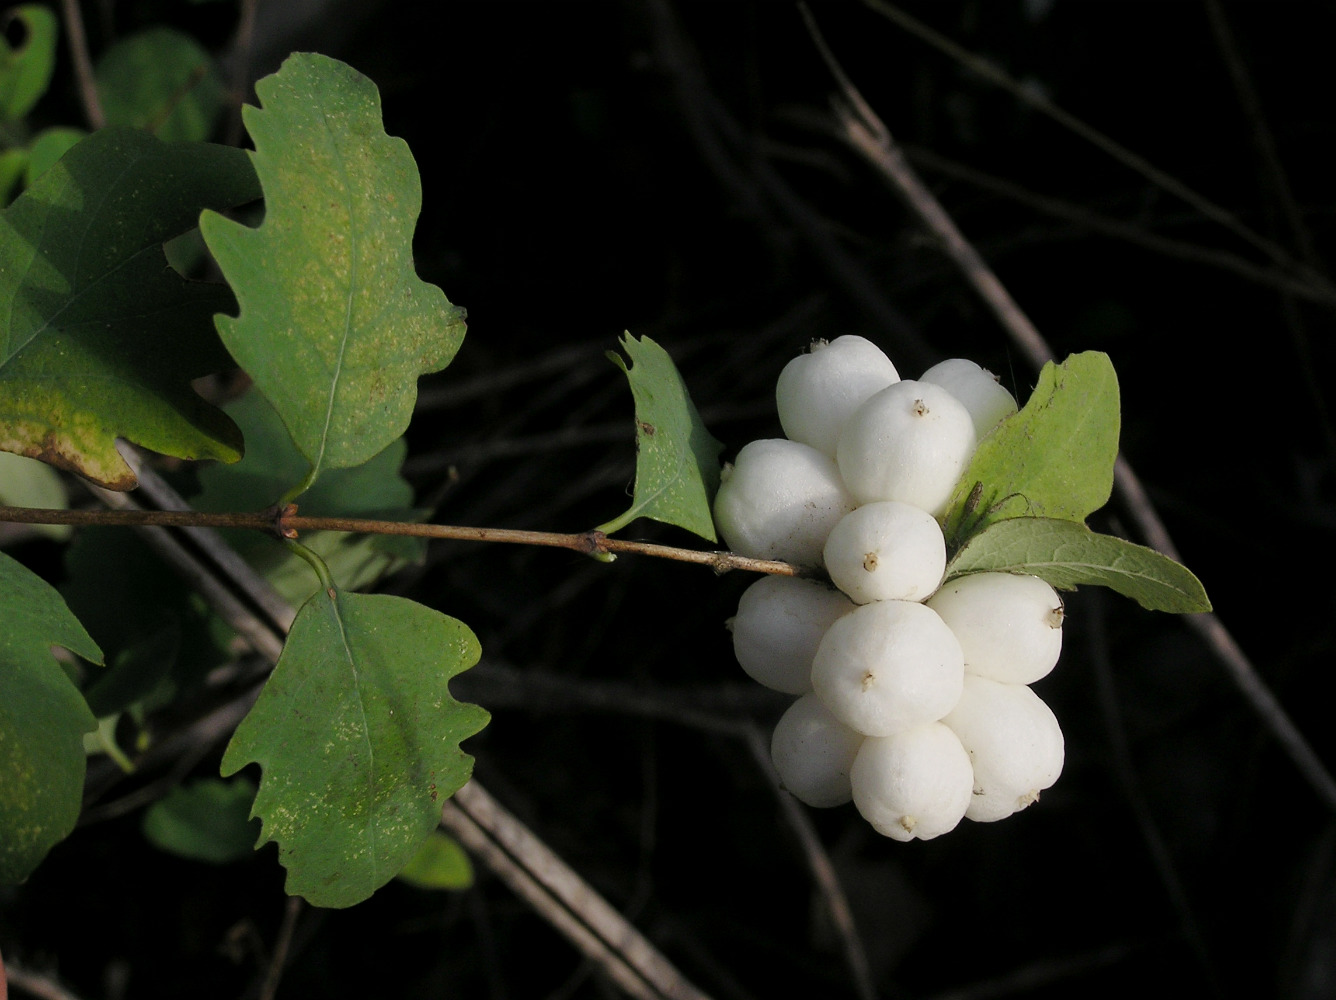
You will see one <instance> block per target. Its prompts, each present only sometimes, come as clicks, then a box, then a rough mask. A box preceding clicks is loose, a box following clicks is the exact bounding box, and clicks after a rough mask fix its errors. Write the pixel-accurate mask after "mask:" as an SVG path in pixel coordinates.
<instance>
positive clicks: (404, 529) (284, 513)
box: [0, 504, 803, 576]
mask: <svg viewBox="0 0 1336 1000" xmlns="http://www.w3.org/2000/svg"><path fill="white" fill-rule="evenodd" d="M0 521H12V522H15V523H18V524H73V525H103V526H107V525H115V526H121V527H124V526H145V525H152V526H155V527H161V528H251V529H254V530H257V531H264V532H266V533H268V534H271V535H276V536H277V537H279V538H286V539H292V538H296V537H297V536H298V534H299V533H300V532H302V531H347V532H353V533H356V534H364V535H407V536H411V537H413V538H447V539H454V540H455V541H467V542H501V543H506V544H511V545H539V546H547V547H550V548H559V549H571V550H573V551H575V552H582V553H584V554H585V555H592V556H600V555H618V554H621V553H634V554H636V555H642V556H654V557H655V558H658V559H673V560H675V561H677V562H687V563H696V564H698V565H702V566H710V567H712V568H713V569H714V571H715V572H716V573H726V572H728V571H729V570H732V569H743V570H750V571H751V572H754V573H773V574H775V575H778V576H800V575H802V572H803V571H802V569H800V568H799V567H797V566H794V565H793V564H791V563H786V562H780V561H779V560H776V559H753V558H751V557H750V556H741V555H738V554H737V553H734V552H704V551H701V550H700V549H684V548H679V547H677V546H675V545H657V544H655V543H653V542H637V541H631V540H629V539H625V538H609V537H608V536H607V535H605V534H604V533H603V532H601V531H581V532H578V533H576V534H561V533H559V532H553V531H525V530H522V529H517V528H472V527H466V526H462V525H457V524H421V523H419V522H416V521H381V520H376V519H373V518H361V517H305V516H303V515H300V514H298V513H297V506H296V504H288V505H287V506H285V507H282V508H279V507H270V508H269V509H267V510H260V511H253V512H251V513H221V514H210V513H205V512H203V511H197V510H143V509H123V510H47V509H45V508H40V507H6V506H0Z"/></svg>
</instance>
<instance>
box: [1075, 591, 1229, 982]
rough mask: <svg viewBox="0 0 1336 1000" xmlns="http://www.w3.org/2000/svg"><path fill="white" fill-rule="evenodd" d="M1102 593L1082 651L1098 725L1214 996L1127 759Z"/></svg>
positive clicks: (1206, 955)
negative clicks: (1089, 671) (1087, 661)
mask: <svg viewBox="0 0 1336 1000" xmlns="http://www.w3.org/2000/svg"><path fill="white" fill-rule="evenodd" d="M1102 598H1103V595H1101V594H1099V593H1098V592H1097V593H1095V594H1094V595H1092V596H1091V598H1090V599H1089V601H1088V602H1087V606H1088V607H1089V608H1090V609H1091V610H1092V611H1093V614H1091V615H1090V617H1089V631H1088V633H1087V638H1088V639H1089V642H1088V654H1089V657H1090V662H1091V664H1092V665H1093V666H1094V672H1095V682H1096V686H1097V689H1098V696H1099V704H1100V711H1101V713H1102V714H1103V716H1104V728H1105V731H1106V733H1107V734H1108V737H1109V749H1110V754H1109V763H1110V765H1111V767H1112V768H1113V773H1114V777H1115V779H1116V780H1117V782H1118V784H1119V785H1120V786H1121V787H1122V791H1123V797H1124V798H1125V799H1126V800H1127V805H1128V807H1129V808H1130V809H1131V810H1132V816H1133V818H1134V819H1135V821H1136V825H1137V829H1138V830H1139V831H1140V833H1141V840H1142V842H1143V843H1144V844H1145V846H1146V852H1147V854H1149V855H1150V859H1151V863H1152V865H1153V866H1154V868H1155V872H1156V874H1157V875H1158V876H1159V877H1160V882H1161V884H1162V885H1163V886H1164V891H1165V894H1166V895H1167V896H1168V897H1169V902H1170V904H1171V905H1172V906H1173V908H1174V910H1175V912H1176V913H1177V915H1178V921H1179V925H1180V926H1181V927H1182V929H1183V936H1184V938H1185V939H1186V940H1187V942H1188V945H1189V946H1190V947H1191V949H1192V952H1193V954H1194V955H1195V957H1196V958H1197V962H1198V965H1199V967H1200V969H1201V972H1202V976H1203V978H1204V979H1205V986H1206V992H1208V993H1210V995H1212V996H1220V995H1221V991H1220V983H1219V979H1218V977H1217V976H1216V973H1215V966H1214V963H1213V962H1212V961H1211V954H1210V949H1209V948H1208V947H1207V944H1206V938H1205V936H1204V935H1203V934H1202V931H1201V924H1200V923H1199V921H1198V920H1197V916H1196V914H1195V913H1194V912H1193V910H1192V905H1191V903H1190V902H1189V900H1188V894H1187V890H1186V889H1185V888H1184V886H1183V880H1182V879H1181V878H1180V877H1179V874H1178V869H1177V867H1176V866H1175V864H1174V858H1173V854H1172V853H1171V852H1170V850H1169V846H1168V844H1167V843H1166V842H1165V839H1164V836H1163V834H1161V832H1160V826H1159V824H1158V823H1156V821H1155V816H1154V815H1153V814H1152V812H1151V809H1150V804H1149V803H1148V802H1147V801H1146V796H1145V793H1144V792H1143V791H1142V787H1141V782H1140V781H1139V780H1138V778H1137V773H1136V768H1135V767H1134V766H1133V763H1132V751H1131V749H1130V748H1129V747H1128V743H1127V727H1126V725H1125V724H1124V722H1123V716H1122V709H1121V706H1120V702H1119V698H1118V692H1117V690H1116V689H1115V686H1114V680H1113V667H1112V665H1111V664H1110V663H1109V654H1108V638H1107V636H1106V634H1105V627H1104V626H1105V614H1104V604H1105V602H1104V600H1103V599H1102Z"/></svg>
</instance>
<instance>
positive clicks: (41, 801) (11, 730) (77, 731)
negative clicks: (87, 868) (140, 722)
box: [0, 552, 102, 884]
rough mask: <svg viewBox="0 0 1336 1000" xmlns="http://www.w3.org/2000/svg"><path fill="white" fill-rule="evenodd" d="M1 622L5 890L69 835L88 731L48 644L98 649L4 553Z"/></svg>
mask: <svg viewBox="0 0 1336 1000" xmlns="http://www.w3.org/2000/svg"><path fill="white" fill-rule="evenodd" d="M0 621H2V622H3V623H4V624H3V626H0V884H12V883H16V882H22V881H23V880H24V879H26V878H27V877H28V876H29V875H30V874H31V873H32V871H33V869H34V868H36V867H37V865H38V863H39V862H40V861H41V860H42V858H44V857H46V853H47V852H48V851H49V850H50V849H51V848H52V847H53V846H55V845H56V844H57V843H59V842H60V841H61V840H64V839H65V837H67V836H68V835H69V834H70V831H72V830H73V829H74V823H75V821H76V820H77V819H78V818H79V809H80V806H81V804H82V799H83V782H84V768H85V756H84V745H83V735H84V733H89V732H92V731H93V730H94V729H96V728H97V720H96V719H95V718H94V717H93V713H92V712H90V711H89V710H88V705H87V704H85V702H84V700H83V697H82V696H81V695H80V694H79V691H78V689H77V688H76V687H75V686H74V684H73V682H71V680H70V679H69V677H67V676H66V675H65V672H64V671H63V670H62V669H61V668H60V664H59V663H57V662H56V660H55V658H54V657H53V656H52V655H51V647H52V646H53V645H57V646H63V647H64V648H66V649H68V650H70V651H71V652H73V653H77V654H79V655H80V656H82V657H84V658H85V659H87V660H90V661H93V662H95V663H100V662H101V661H102V653H101V651H100V650H99V649H98V648H97V644H96V643H94V642H93V640H92V639H91V638H90V637H89V635H88V633H87V632H85V631H84V628H83V626H82V625H80V624H79V621H78V619H77V618H75V617H74V615H73V614H71V613H70V610H69V608H67V607H66V606H65V602H64V601H62V600H61V599H60V595H59V594H57V593H56V591H55V589H54V588H52V587H51V586H50V584H48V583H46V582H45V581H44V580H42V579H41V578H40V577H38V576H37V575H36V574H35V573H33V572H32V571H31V570H28V569H26V568H25V567H23V566H21V565H20V564H19V563H17V562H15V561H14V560H13V559H11V558H10V557H9V556H7V555H5V554H4V553H3V552H0Z"/></svg>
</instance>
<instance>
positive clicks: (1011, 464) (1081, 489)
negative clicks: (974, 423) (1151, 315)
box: [946, 351, 1120, 546]
mask: <svg viewBox="0 0 1336 1000" xmlns="http://www.w3.org/2000/svg"><path fill="white" fill-rule="evenodd" d="M1119 420H1120V414H1119V407H1118V377H1117V375H1115V374H1114V371H1113V364H1112V363H1111V362H1110V361H1109V357H1108V355H1107V354H1103V353H1101V352H1099V351H1087V352H1085V353H1083V354H1073V355H1072V356H1071V357H1069V358H1068V359H1067V360H1066V361H1064V362H1063V363H1062V364H1061V365H1056V364H1054V363H1053V362H1049V363H1048V364H1046V365H1044V368H1043V370H1042V371H1041V372H1040V373H1039V382H1038V384H1037V385H1036V386H1035V390H1034V392H1033V393H1031V394H1030V399H1029V401H1028V402H1027V403H1026V404H1025V407H1024V408H1023V409H1022V410H1021V411H1020V412H1019V413H1015V414H1012V415H1011V416H1010V417H1008V418H1007V419H1006V420H1004V421H1002V423H1000V424H999V425H998V426H997V427H996V428H995V429H994V430H993V431H992V433H990V434H989V435H988V436H987V437H985V438H984V439H983V440H982V441H981V442H979V447H978V450H976V451H975V453H974V458H973V459H972V460H971V462H970V466H969V468H968V469H966V470H965V474H964V475H963V476H962V477H961V479H960V482H959V484H957V486H956V491H955V494H954V496H952V498H951V503H950V505H949V506H948V508H947V515H946V538H947V542H948V544H950V545H952V546H954V545H959V544H960V543H961V542H963V541H965V540H966V539H968V538H969V536H970V535H973V534H974V533H976V532H978V531H980V530H982V529H983V528H985V527H986V526H987V525H989V524H992V523H994V522H996V521H1001V520H1004V519H1006V518H1012V517H1052V518H1060V519H1062V520H1066V521H1076V522H1082V523H1084V521H1085V519H1086V518H1087V517H1089V516H1090V515H1091V514H1093V513H1094V512H1095V511H1097V510H1099V508H1101V507H1103V506H1104V504H1105V503H1107V502H1108V499H1109V494H1110V492H1111V491H1112V490H1113V463H1114V460H1115V459H1116V458H1117V457H1118V429H1119Z"/></svg>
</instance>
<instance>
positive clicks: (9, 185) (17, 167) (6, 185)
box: [0, 149, 28, 208]
mask: <svg viewBox="0 0 1336 1000" xmlns="http://www.w3.org/2000/svg"><path fill="white" fill-rule="evenodd" d="M27 173H28V151H27V150H26V149H6V150H5V151H4V152H3V153H0V208H4V207H5V206H6V205H8V204H9V203H10V202H11V201H13V200H14V196H15V195H17V194H18V188H19V182H20V181H22V180H23V178H24V177H25V176H26V175H27Z"/></svg>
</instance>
